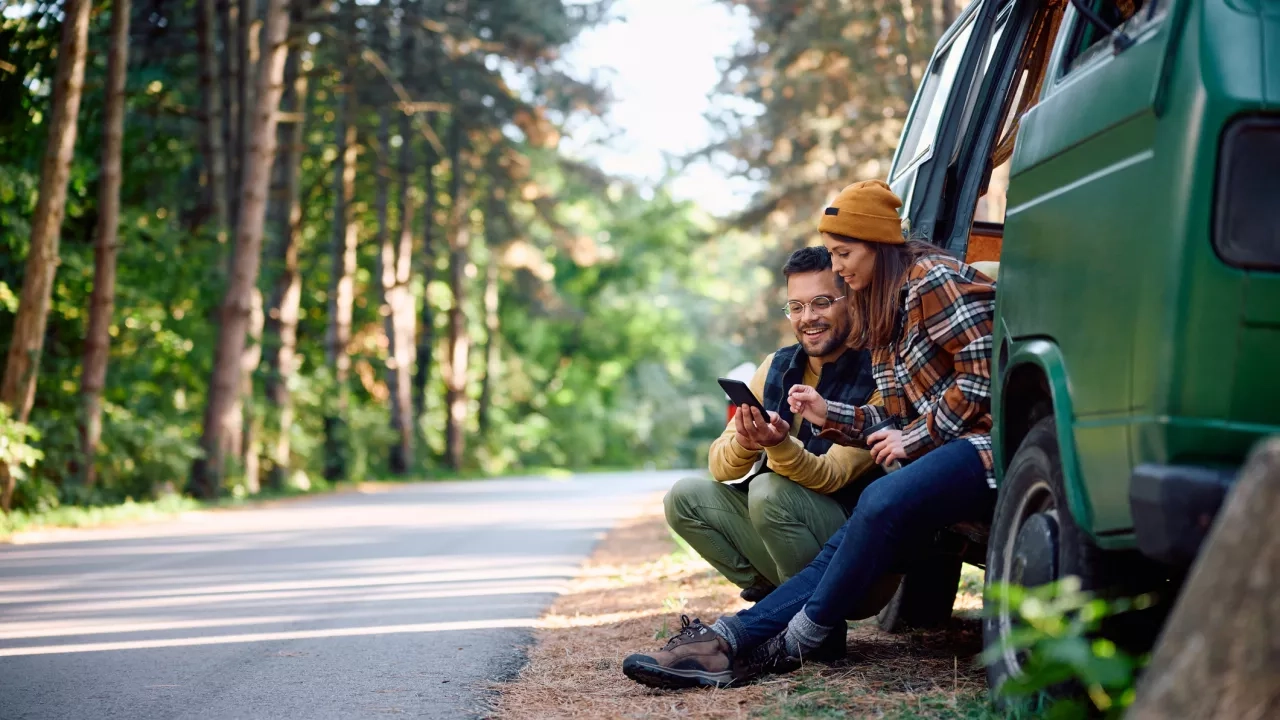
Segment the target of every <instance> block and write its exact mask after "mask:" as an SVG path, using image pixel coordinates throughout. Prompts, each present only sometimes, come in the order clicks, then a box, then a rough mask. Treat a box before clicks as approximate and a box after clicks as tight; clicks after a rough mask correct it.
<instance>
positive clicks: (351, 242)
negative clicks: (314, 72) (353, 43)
mask: <svg viewBox="0 0 1280 720" xmlns="http://www.w3.org/2000/svg"><path fill="white" fill-rule="evenodd" d="M354 65H355V64H354V62H349V63H348V65H347V68H348V73H347V76H346V78H344V79H345V82H346V87H345V88H344V90H343V94H342V109H341V110H340V111H339V120H338V126H337V134H338V161H337V163H336V164H335V166H334V184H335V187H334V205H333V247H332V255H333V257H332V260H333V268H332V270H331V272H330V275H329V328H328V331H327V332H326V334H325V361H326V362H327V363H328V366H329V370H330V371H331V372H332V373H333V380H334V383H335V385H336V391H337V393H336V396H335V402H334V404H333V407H332V410H331V411H330V413H329V414H328V415H327V416H326V417H325V419H324V428H325V477H326V478H328V479H330V480H336V479H339V478H342V477H344V476H345V475H346V470H347V464H346V460H347V453H346V443H345V433H346V430H345V423H346V414H347V403H348V395H349V392H348V388H347V378H348V377H349V376H350V374H351V356H350V355H348V354H347V345H348V344H350V342H351V317H352V312H353V310H352V307H353V304H354V302H355V274H356V240H357V231H358V228H357V226H356V224H355V222H353V221H352V218H351V202H352V199H353V198H354V197H355V183H356V150H357V148H356V123H355V109H356V99H355V97H354V96H355V92H356V90H355V84H354V83H355V78H354V75H353V72H352V68H354Z"/></svg>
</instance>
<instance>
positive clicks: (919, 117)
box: [889, 0, 1001, 239]
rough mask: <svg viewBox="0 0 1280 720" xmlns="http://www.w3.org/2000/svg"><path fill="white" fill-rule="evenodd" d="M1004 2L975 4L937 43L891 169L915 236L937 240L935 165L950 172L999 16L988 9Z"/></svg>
mask: <svg viewBox="0 0 1280 720" xmlns="http://www.w3.org/2000/svg"><path fill="white" fill-rule="evenodd" d="M1000 2H1001V0H976V2H973V3H972V4H970V5H969V6H968V7H967V8H965V10H964V12H963V13H961V15H960V17H959V18H958V19H957V20H956V22H955V23H954V24H953V25H952V26H951V27H950V28H949V29H948V30H947V32H946V33H945V34H944V35H943V36H942V39H941V40H939V41H938V46H937V48H936V49H935V50H934V52H933V58H932V59H931V60H930V61H929V68H928V70H927V71H926V72H925V75H924V79H923V80H922V81H921V83H920V88H919V90H917V92H916V97H915V100H914V101H912V104H911V111H910V112H909V114H908V115H907V123H906V125H905V126H903V129H902V137H901V138H900V139H899V141H898V147H897V150H895V151H894V156H893V164H892V165H891V167H890V170H889V186H890V187H892V188H893V191H894V192H895V193H897V194H898V197H900V198H902V203H903V208H902V218H903V224H904V226H906V227H907V228H908V230H909V231H910V233H911V236H912V237H919V238H924V239H929V238H931V237H932V231H933V226H934V217H935V216H936V213H937V208H936V205H934V206H933V207H930V203H928V202H926V201H927V199H928V188H929V186H930V184H931V181H930V178H931V176H932V174H933V170H934V168H935V167H937V166H941V167H942V168H943V169H945V168H946V166H947V163H948V161H949V160H950V158H951V153H952V149H953V148H954V147H955V134H956V129H957V127H958V126H959V125H960V121H961V117H962V115H963V113H964V110H965V104H966V100H967V99H968V97H969V94H970V89H971V88H972V87H973V81H974V76H975V75H976V74H977V70H978V68H979V60H980V58H981V56H982V50H983V47H984V45H985V44H986V43H985V39H986V38H987V37H988V36H989V35H990V33H991V27H992V23H993V20H994V15H995V14H994V12H993V11H991V10H989V8H993V7H997V6H999V4H1000ZM975 39H977V40H978V41H977V42H974V40H975Z"/></svg>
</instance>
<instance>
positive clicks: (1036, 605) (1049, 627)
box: [982, 577, 1152, 718]
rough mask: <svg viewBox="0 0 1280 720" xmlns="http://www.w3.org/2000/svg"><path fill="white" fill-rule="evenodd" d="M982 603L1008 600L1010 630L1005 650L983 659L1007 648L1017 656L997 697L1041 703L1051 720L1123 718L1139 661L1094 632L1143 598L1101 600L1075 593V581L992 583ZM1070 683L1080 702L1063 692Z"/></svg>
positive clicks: (1146, 600)
mask: <svg viewBox="0 0 1280 720" xmlns="http://www.w3.org/2000/svg"><path fill="white" fill-rule="evenodd" d="M987 601H988V604H987V606H988V607H992V606H993V605H994V604H995V603H1008V606H1009V607H1010V608H1011V610H1012V612H1013V615H1014V619H1015V621H1016V623H1017V625H1016V626H1015V627H1014V629H1013V631H1012V632H1011V633H1010V636H1009V640H1008V643H1007V646H1001V647H993V648H988V649H987V651H986V652H984V653H983V655H982V660H983V662H984V663H986V664H991V663H992V662H995V661H996V660H997V658H999V656H1000V654H1001V653H1002V652H1003V651H1004V650H1006V649H1008V648H1013V649H1017V650H1020V651H1022V652H1023V661H1022V673H1021V674H1020V675H1018V676H1015V677H1010V678H1009V679H1008V680H1006V681H1005V682H1004V684H1003V685H1001V687H1000V695H1001V696H1002V697H1008V698H1029V699H1039V700H1041V701H1044V702H1047V703H1048V705H1049V714H1048V717H1052V718H1082V717H1088V716H1091V715H1094V716H1096V715H1098V714H1101V716H1103V717H1107V718H1119V717H1122V716H1123V715H1124V712H1125V710H1126V709H1127V708H1128V707H1129V706H1130V705H1131V704H1132V703H1133V699H1134V683H1135V677H1136V672H1137V670H1138V668H1139V667H1140V666H1141V664H1142V661H1143V659H1141V658H1135V657H1133V656H1131V655H1129V654H1128V653H1126V652H1124V651H1123V650H1121V649H1120V648H1118V647H1116V645H1115V643H1113V642H1111V641H1110V640H1107V639H1106V638H1103V637H1100V636H1099V635H1098V631H1099V629H1100V628H1101V626H1102V624H1103V622H1104V621H1105V620H1107V619H1109V618H1114V617H1115V616H1117V615H1121V614H1123V613H1126V612H1129V611H1131V610H1142V609H1144V608H1147V607H1150V606H1151V603H1152V598H1151V597H1150V596H1148V595H1140V596H1138V597H1136V598H1122V599H1118V600H1106V599H1102V598H1098V597H1094V596H1093V594H1092V593H1089V592H1085V591H1083V590H1081V586H1080V579H1079V578H1077V577H1065V578H1063V579H1061V580H1059V581H1058V582H1055V583H1050V584H1047V585H1043V586H1040V587H1036V588H1024V587H1020V586H1016V585H1004V586H993V587H991V588H988V590H987ZM1073 686H1079V687H1080V688H1082V689H1083V691H1084V693H1083V695H1084V696H1085V697H1078V693H1072V692H1066V691H1064V689H1070V688H1072V687H1073ZM1085 698H1087V702H1086V700H1085ZM1090 706H1092V707H1090Z"/></svg>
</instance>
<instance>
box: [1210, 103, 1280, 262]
mask: <svg viewBox="0 0 1280 720" xmlns="http://www.w3.org/2000/svg"><path fill="white" fill-rule="evenodd" d="M1277 189H1280V116H1274V115H1261V116H1257V115H1255V116H1248V117H1244V118H1241V119H1239V120H1236V121H1235V122H1233V123H1232V124H1231V125H1230V126H1228V127H1227V129H1226V131H1225V132H1224V133H1223V134H1222V144H1221V147H1220V148H1219V154H1218V178H1217V188H1216V189H1215V199H1214V223H1213V244H1214V248H1215V249H1216V250H1217V253H1218V256H1219V257H1221V258H1222V259H1223V261H1225V262H1227V263H1229V264H1231V265H1235V266H1236V267H1241V268H1246V269H1251V270H1280V222H1277V221H1276V204H1275V203H1276V192H1277Z"/></svg>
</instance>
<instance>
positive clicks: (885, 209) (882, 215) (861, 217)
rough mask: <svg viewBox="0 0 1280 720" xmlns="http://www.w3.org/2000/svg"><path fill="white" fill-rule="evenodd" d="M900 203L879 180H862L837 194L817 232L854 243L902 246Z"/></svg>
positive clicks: (824, 214) (823, 216)
mask: <svg viewBox="0 0 1280 720" xmlns="http://www.w3.org/2000/svg"><path fill="white" fill-rule="evenodd" d="M900 207H902V200H900V199H899V198H898V196H897V195H896V194H894V192H893V190H892V189H890V188H889V186H888V185H887V184H885V183H884V182H882V181H880V180H864V181H862V182H857V183H854V184H852V185H850V186H849V187H846V188H845V189H843V190H841V191H840V194H839V195H836V199H835V200H833V201H832V202H831V207H829V208H827V209H826V210H825V211H824V212H823V214H822V218H821V219H819V220H818V232H824V233H835V234H836V235H844V236H845V237H851V238H853V239H854V240H864V241H866V242H878V243H889V244H892V245H901V244H902V243H904V242H906V241H905V240H904V239H903V237H902V219H901V218H900V217H898V208H900Z"/></svg>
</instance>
